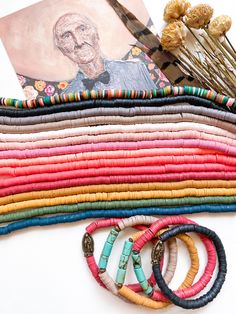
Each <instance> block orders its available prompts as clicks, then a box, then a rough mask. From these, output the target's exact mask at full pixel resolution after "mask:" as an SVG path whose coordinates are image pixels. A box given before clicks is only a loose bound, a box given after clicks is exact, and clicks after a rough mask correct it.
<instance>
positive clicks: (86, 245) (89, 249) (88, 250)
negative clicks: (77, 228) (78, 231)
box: [82, 232, 94, 257]
mask: <svg viewBox="0 0 236 314" xmlns="http://www.w3.org/2000/svg"><path fill="white" fill-rule="evenodd" d="M82 247H83V252H84V256H85V257H88V256H92V255H93V252H94V241H93V238H92V236H91V234H89V233H88V232H86V233H85V234H84V236H83V240H82Z"/></svg>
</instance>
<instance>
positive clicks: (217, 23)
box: [208, 15, 232, 38]
mask: <svg viewBox="0 0 236 314" xmlns="http://www.w3.org/2000/svg"><path fill="white" fill-rule="evenodd" d="M231 25H232V19H231V17H230V16H228V15H220V16H218V17H216V18H215V19H214V20H212V21H211V23H210V24H209V26H208V30H209V33H210V35H212V36H213V37H216V38H218V37H221V36H223V35H224V34H225V33H227V32H228V31H229V30H230V28H231Z"/></svg>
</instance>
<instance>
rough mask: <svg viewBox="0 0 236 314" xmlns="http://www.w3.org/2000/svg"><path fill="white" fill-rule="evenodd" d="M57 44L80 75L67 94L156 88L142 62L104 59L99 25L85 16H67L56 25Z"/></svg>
mask: <svg viewBox="0 0 236 314" xmlns="http://www.w3.org/2000/svg"><path fill="white" fill-rule="evenodd" d="M53 33H54V40H55V44H56V46H57V47H58V49H60V51H61V52H62V53H63V55H65V56H66V57H68V58H69V59H70V60H71V61H72V62H74V63H75V64H76V65H77V66H78V73H77V75H76V77H75V78H74V79H73V80H72V82H71V83H70V85H69V86H68V87H67V88H66V89H65V91H64V92H75V91H78V90H79V91H81V90H84V89H89V90H91V89H96V90H98V89H100V90H102V89H116V88H119V89H137V90H142V89H152V88H156V86H155V84H154V83H153V81H152V80H151V78H150V74H149V72H148V70H147V68H146V66H145V64H144V63H143V62H141V61H140V60H133V61H122V60H109V59H108V58H105V57H103V53H102V51H101V48H100V44H99V34H98V30H97V27H96V25H95V24H94V23H93V22H92V21H91V20H90V19H89V18H88V17H86V16H84V15H81V14H76V13H67V14H64V15H63V16H61V17H60V18H59V19H58V21H57V22H56V24H55V26H54V29H53Z"/></svg>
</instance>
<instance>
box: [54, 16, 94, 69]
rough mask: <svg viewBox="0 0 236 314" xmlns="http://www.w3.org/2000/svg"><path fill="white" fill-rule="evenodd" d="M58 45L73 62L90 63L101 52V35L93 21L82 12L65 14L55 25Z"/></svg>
mask: <svg viewBox="0 0 236 314" xmlns="http://www.w3.org/2000/svg"><path fill="white" fill-rule="evenodd" d="M54 36H55V42H56V45H57V47H58V48H59V49H60V50H61V51H62V53H63V54H64V55H66V56H67V57H68V58H69V59H71V60H72V61H73V62H75V63H77V64H78V65H79V64H88V63H90V62H93V60H94V59H95V58H96V57H97V56H98V55H99V54H100V47H99V36H98V33H97V29H96V27H95V26H94V25H93V23H92V22H91V21H90V20H89V19H88V18H86V17H85V16H83V15H80V14H65V15H63V16H62V17H60V18H59V20H58V21H57V23H56V24H55V26H54Z"/></svg>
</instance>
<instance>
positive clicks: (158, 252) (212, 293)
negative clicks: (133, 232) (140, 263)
mask: <svg viewBox="0 0 236 314" xmlns="http://www.w3.org/2000/svg"><path fill="white" fill-rule="evenodd" d="M186 232H197V233H200V234H202V235H205V236H207V237H208V238H209V239H211V240H212V242H213V244H214V246H215V249H216V253H217V257H218V262H219V271H218V274H217V277H216V279H215V282H214V284H213V286H212V288H211V289H210V290H209V291H208V292H207V293H206V294H204V295H202V296H201V297H199V298H197V299H195V300H185V299H182V298H179V297H178V296H177V295H176V294H175V293H174V292H173V291H172V290H171V289H170V288H169V287H168V286H167V284H166V283H165V281H164V279H163V277H162V274H161V269H160V261H161V257H162V255H163V242H165V241H166V240H168V239H170V238H172V237H174V236H176V235H178V234H181V233H186ZM159 239H160V240H159V241H157V243H156V245H155V246H154V248H153V251H152V263H153V267H152V268H153V273H154V276H155V279H156V282H157V285H158V286H159V288H160V290H161V291H162V293H163V294H164V295H165V296H166V297H167V298H168V299H169V300H170V301H171V302H172V303H174V304H175V305H177V306H180V307H182V308H184V309H198V308H200V307H203V306H205V305H206V304H208V303H209V302H211V301H212V300H213V299H214V298H215V297H216V296H217V294H218V293H219V292H220V290H221V287H222V285H223V283H224V281H225V276H226V273H227V262H226V255H225V250H224V247H223V244H222V242H221V240H220V238H219V237H218V236H217V234H216V233H215V232H214V231H212V230H210V229H208V228H206V227H202V226H199V225H191V224H190V225H181V226H177V227H174V228H172V229H170V230H168V231H166V232H164V233H162V234H161V235H160V237H159Z"/></svg>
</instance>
